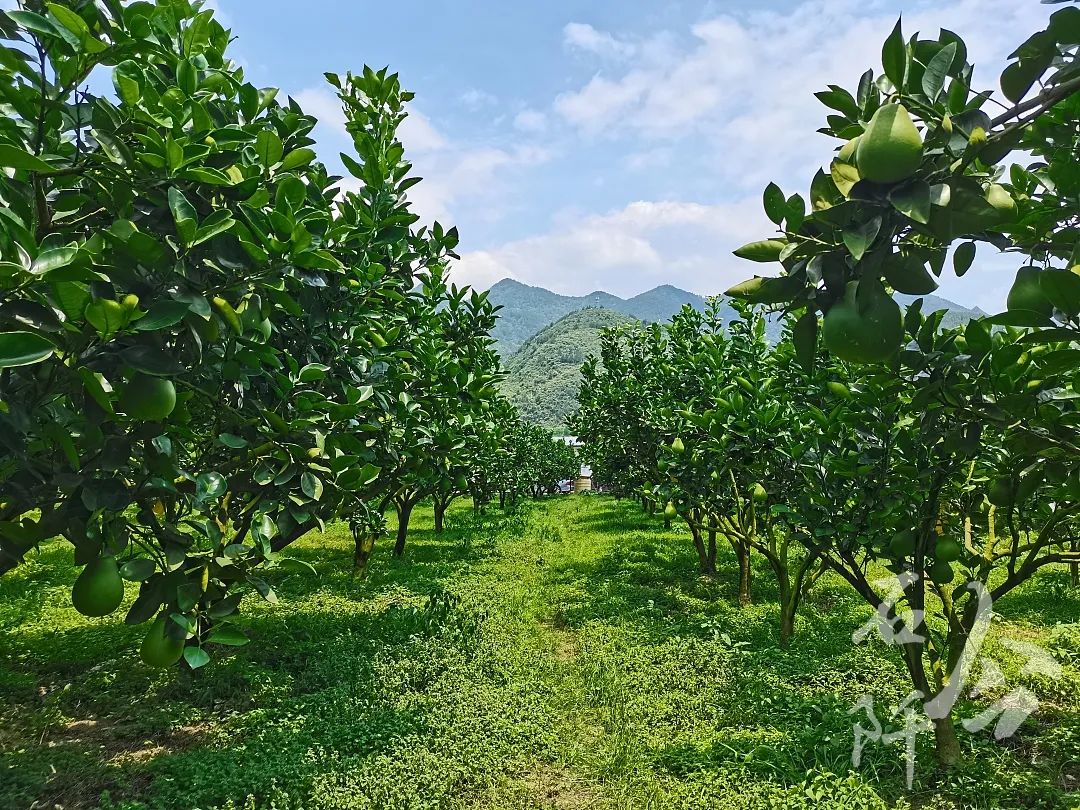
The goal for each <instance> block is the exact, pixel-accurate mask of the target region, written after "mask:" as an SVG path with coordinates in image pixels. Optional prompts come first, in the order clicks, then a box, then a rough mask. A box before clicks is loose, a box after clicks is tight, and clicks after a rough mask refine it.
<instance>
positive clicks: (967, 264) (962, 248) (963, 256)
mask: <svg viewBox="0 0 1080 810" xmlns="http://www.w3.org/2000/svg"><path fill="white" fill-rule="evenodd" d="M952 261H953V272H954V273H956V276H957V278H959V277H960V276H962V275H964V273H966V272H967V271H968V270H969V269H970V268H971V263H972V262H974V261H975V243H974V242H961V243H960V244H959V245H957V246H956V251H955V252H954V253H953V257H952Z"/></svg>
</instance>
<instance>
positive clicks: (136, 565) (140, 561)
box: [120, 557, 157, 582]
mask: <svg viewBox="0 0 1080 810" xmlns="http://www.w3.org/2000/svg"><path fill="white" fill-rule="evenodd" d="M156 570H157V566H156V565H155V564H154V561H153V560H151V559H148V558H146V557H136V558H135V559H133V560H128V561H127V562H126V563H124V564H123V565H121V566H120V576H122V577H123V578H124V579H126V580H129V581H131V582H145V581H146V580H148V579H150V577H152V576H153V575H154V572H155V571H156Z"/></svg>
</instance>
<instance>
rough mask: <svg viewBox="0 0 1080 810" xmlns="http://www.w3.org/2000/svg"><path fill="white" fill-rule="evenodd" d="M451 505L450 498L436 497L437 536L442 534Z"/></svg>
mask: <svg viewBox="0 0 1080 810" xmlns="http://www.w3.org/2000/svg"><path fill="white" fill-rule="evenodd" d="M449 505H450V500H449V499H448V498H440V497H439V496H438V495H436V496H435V534H442V532H443V520H444V518H445V517H446V507H448V506H449Z"/></svg>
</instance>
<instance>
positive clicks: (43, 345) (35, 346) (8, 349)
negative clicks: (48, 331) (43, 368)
mask: <svg viewBox="0 0 1080 810" xmlns="http://www.w3.org/2000/svg"><path fill="white" fill-rule="evenodd" d="M54 351H56V346H54V345H53V344H52V342H51V341H49V340H47V339H46V338H43V337H42V336H41V335H39V334H36V333H34V332H19V331H16V332H0V368H14V367H16V366H32V365H33V364H34V363H40V362H41V361H42V360H44V359H46V358H47V357H49V356H50V355H51V354H52V353H53V352H54Z"/></svg>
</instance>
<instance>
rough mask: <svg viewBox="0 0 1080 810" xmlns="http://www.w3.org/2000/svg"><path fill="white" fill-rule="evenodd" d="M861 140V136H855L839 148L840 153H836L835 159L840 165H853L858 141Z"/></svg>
mask: <svg viewBox="0 0 1080 810" xmlns="http://www.w3.org/2000/svg"><path fill="white" fill-rule="evenodd" d="M861 140H862V135H857V136H855V137H854V138H852V139H851V140H850V141H848V142H847V143H845V144H844V145H843V146H841V147H840V151H839V152H837V153H836V159H837V160H838V161H840V162H841V163H847V164H849V165H851V164H854V162H855V151H856V150H857V149H858V148H859V141H861Z"/></svg>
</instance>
